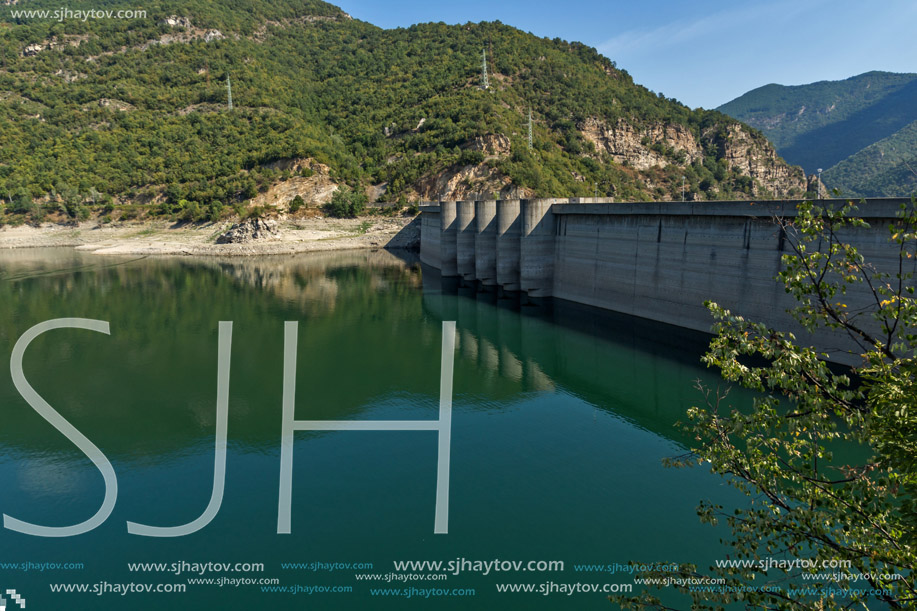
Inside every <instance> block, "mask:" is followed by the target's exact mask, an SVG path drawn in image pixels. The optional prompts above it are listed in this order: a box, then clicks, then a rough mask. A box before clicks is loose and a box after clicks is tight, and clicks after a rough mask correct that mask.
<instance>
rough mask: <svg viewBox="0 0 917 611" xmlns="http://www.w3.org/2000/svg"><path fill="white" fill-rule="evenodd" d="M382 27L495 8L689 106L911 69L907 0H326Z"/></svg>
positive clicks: (486, 14) (916, 6) (911, 16)
mask: <svg viewBox="0 0 917 611" xmlns="http://www.w3.org/2000/svg"><path fill="white" fill-rule="evenodd" d="M331 2H332V3H333V4H337V5H338V6H340V7H341V8H342V9H344V10H345V11H346V12H348V13H350V14H351V15H352V16H353V17H355V18H357V19H362V20H363V21H368V22H370V23H373V24H375V25H378V26H380V27H384V28H395V27H406V26H409V25H412V24H414V23H424V22H429V21H443V22H445V23H450V24H453V23H467V22H469V21H495V20H500V21H502V22H503V23H505V24H507V25H512V26H514V27H517V28H519V29H521V30H525V31H527V32H531V33H533V34H536V35H538V36H544V37H547V38H555V37H558V38H562V39H565V40H569V41H574V40H575V41H580V42H583V43H586V44H588V45H590V46H592V47H595V48H596V49H598V50H599V52H600V53H602V54H603V55H605V56H607V57H608V58H610V59H612V60H614V61H615V62H616V63H617V65H618V67H619V68H623V69H625V70H627V71H628V72H629V73H630V74H631V76H633V78H634V80H635V81H636V82H637V83H639V84H641V85H644V86H645V87H648V88H649V89H652V90H653V91H655V92H657V93H663V94H664V95H665V96H666V97H669V98H675V99H677V100H679V101H681V102H682V103H684V104H687V105H688V106H690V107H692V108H696V107H703V108H716V107H717V106H719V105H721V104H724V103H726V102H728V101H730V100H732V99H734V98H736V97H738V96H740V95H742V94H743V93H745V92H747V91H750V90H752V89H755V88H757V87H761V86H762V85H767V84H769V83H779V84H781V85H803V84H806V83H812V82H815V81H824V80H842V79H845V78H849V77H851V76H855V75H857V74H862V73H863V72H868V71H870V70H886V71H889V72H917V44H915V41H914V39H913V33H914V31H915V30H917V2H915V1H914V0H880V1H876V2H870V1H868V0H856V1H853V0H768V1H762V2H751V1H746V0H732V1H726V0H690V1H689V0H627V1H623V0H604V1H602V0H554V1H552V2H543V1H539V0H528V1H526V0H464V1H462V0H452V1H450V2H442V3H441V2H431V1H430V0H396V1H379V0H331Z"/></svg>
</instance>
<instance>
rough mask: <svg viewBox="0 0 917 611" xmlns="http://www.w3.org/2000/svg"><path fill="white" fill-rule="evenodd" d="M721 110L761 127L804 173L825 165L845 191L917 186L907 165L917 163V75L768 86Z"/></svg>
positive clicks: (897, 191) (888, 191)
mask: <svg viewBox="0 0 917 611" xmlns="http://www.w3.org/2000/svg"><path fill="white" fill-rule="evenodd" d="M718 110H720V111H722V112H724V113H726V114H728V115H730V116H732V117H735V118H736V119H739V120H741V121H744V122H746V123H748V124H749V125H751V126H752V127H755V128H757V129H760V130H761V131H762V132H763V133H764V134H765V135H766V136H767V138H768V139H769V140H770V141H771V142H772V143H773V144H774V146H776V147H777V151H778V152H779V153H780V155H781V156H783V157H784V158H785V159H786V160H787V161H789V162H790V163H796V164H799V165H801V166H803V168H805V170H806V172H808V173H810V174H811V173H815V172H816V171H817V169H818V168H822V169H824V170H825V172H824V174H823V176H822V179H823V181H824V182H825V183H826V185H827V186H828V187H831V188H839V189H841V191H842V192H843V193H844V194H845V195H853V196H880V195H888V196H896V195H909V194H910V193H912V192H913V191H914V187H915V184H917V181H915V178H917V176H914V174H913V173H911V172H910V171H909V170H908V169H907V167H908V166H909V165H910V166H915V165H917V140H915V138H914V134H915V131H917V74H896V73H891V72H867V73H865V74H861V75H859V76H854V77H851V78H849V79H846V80H843V81H823V82H819V83H812V84H810V85H800V86H794V87H786V86H783V85H766V86H764V87H760V88H758V89H755V90H752V91H749V92H748V93H746V94H745V95H743V96H741V97H739V98H736V99H735V100H733V101H731V102H729V103H727V104H724V105H723V106H720V108H719V109H718Z"/></svg>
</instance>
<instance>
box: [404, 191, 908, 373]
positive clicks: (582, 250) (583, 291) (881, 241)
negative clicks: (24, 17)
mask: <svg viewBox="0 0 917 611" xmlns="http://www.w3.org/2000/svg"><path fill="white" fill-rule="evenodd" d="M800 201H801V200H768V201H709V202H639V203H615V202H613V201H611V200H608V199H601V198H595V199H593V198H572V199H566V198H563V199H560V198H548V199H529V200H477V201H471V200H465V201H441V202H438V203H435V204H428V205H423V206H421V208H420V210H421V251H420V257H421V262H422V263H424V264H426V265H428V266H430V267H433V268H436V269H438V270H439V271H440V273H441V275H442V277H444V278H447V277H457V278H459V279H460V281H461V282H463V283H469V284H474V285H476V286H480V287H484V288H485V290H486V289H487V288H488V287H490V288H494V289H499V290H503V291H512V292H520V293H522V294H524V295H526V296H528V297H529V298H534V299H539V298H554V299H562V300H567V301H572V302H576V303H580V304H586V305H590V306H595V307H598V308H603V309H607V310H612V311H615V312H621V313H624V314H630V315H633V316H638V317H641V318H647V319H650V320H654V321H658V322H664V323H668V324H671V325H676V326H679V327H683V328H687V329H693V330H696V331H702V332H710V329H711V326H712V324H713V319H712V318H711V316H710V313H709V312H708V311H707V309H706V307H704V301H705V300H711V301H715V302H716V303H718V304H719V305H721V306H723V307H726V308H728V309H730V310H731V311H733V312H734V313H736V314H740V315H742V316H744V317H746V318H747V319H749V320H754V321H759V322H764V323H766V324H768V325H769V326H771V327H772V328H775V329H778V330H785V331H791V332H794V333H796V334H797V336H798V337H800V341H805V335H810V334H808V333H807V332H805V331H804V330H803V329H802V328H801V326H800V325H799V324H798V323H797V322H796V321H795V320H794V319H793V317H792V316H791V314H790V313H789V312H788V311H787V310H789V309H790V308H792V307H794V306H796V305H798V304H797V303H796V301H795V300H794V299H793V297H792V296H791V295H789V294H788V293H787V292H786V291H785V289H784V286H783V284H782V283H780V282H778V281H777V279H776V277H777V274H778V273H779V272H780V271H781V269H782V268H783V262H782V256H783V255H785V254H792V253H793V247H792V246H793V245H792V243H791V240H792V236H787V235H786V232H785V231H784V230H783V229H782V228H781V227H780V225H778V224H777V223H776V218H784V219H788V220H792V219H793V218H794V217H795V216H796V214H797V210H796V208H797V205H798V204H799V203H800ZM846 201H847V200H841V199H833V200H824V199H823V200H819V202H818V203H819V205H826V206H831V207H839V206H841V205H843V204H844V203H845V202H846ZM910 201H911V200H910V199H908V198H878V199H867V200H865V201H863V202H861V203H860V204H859V205H858V211H857V212H856V216H858V217H860V218H863V219H864V220H865V221H866V222H867V223H868V225H869V226H868V227H858V228H844V229H843V230H842V232H841V233H840V234H839V235H838V238H839V239H841V240H843V241H844V242H847V243H850V244H852V245H853V246H855V247H856V248H857V249H858V250H859V251H860V253H861V254H862V255H863V256H864V257H865V259H866V261H867V262H869V263H871V264H873V265H875V266H876V268H877V269H879V270H883V271H889V272H892V273H896V272H897V269H898V265H899V251H898V249H897V248H896V247H894V245H893V244H892V243H890V241H889V239H890V237H891V234H890V233H889V226H890V225H892V224H895V223H896V222H898V219H897V214H898V213H900V210H901V206H902V205H909V204H910ZM821 246H822V245H820V246H819V247H821ZM903 271H904V272H911V273H913V272H915V271H917V257H915V258H913V259H908V260H907V268H906V269H904V270H903ZM873 299H874V298H873V296H872V294H871V293H870V292H869V291H868V290H866V289H865V288H863V287H862V285H857V286H855V287H853V290H851V291H850V292H849V294H848V295H846V296H845V302H846V303H847V304H848V305H849V307H850V308H858V307H867V306H869V304H870V303H871V300H873ZM811 339H812V344H813V345H815V346H816V347H817V348H819V349H820V350H823V351H826V352H828V353H829V355H831V358H832V359H834V360H836V361H838V362H842V363H844V362H846V363H848V364H849V363H851V362H852V361H851V359H850V355H849V354H846V352H847V351H849V350H853V349H855V347H854V346H853V345H852V344H851V342H850V340H849V339H847V338H844V337H837V336H836V334H834V333H831V332H828V331H821V332H819V333H818V335H817V337H812V338H811Z"/></svg>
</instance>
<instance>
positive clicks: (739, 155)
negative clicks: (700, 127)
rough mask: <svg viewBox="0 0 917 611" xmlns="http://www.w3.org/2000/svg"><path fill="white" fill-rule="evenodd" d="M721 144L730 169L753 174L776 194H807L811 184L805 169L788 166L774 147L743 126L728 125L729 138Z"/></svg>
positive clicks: (753, 176)
mask: <svg viewBox="0 0 917 611" xmlns="http://www.w3.org/2000/svg"><path fill="white" fill-rule="evenodd" d="M717 145H718V148H719V149H720V152H721V153H722V156H723V158H724V159H726V165H727V167H728V168H729V169H731V170H732V169H735V170H737V171H738V172H740V173H741V174H743V175H745V176H750V177H751V178H753V179H755V180H756V181H757V182H758V183H759V184H760V185H761V187H763V188H764V189H766V190H767V191H770V193H771V194H773V195H774V196H776V197H794V196H798V195H802V194H803V193H805V191H806V188H807V184H806V176H805V173H804V172H803V171H802V168H800V167H797V166H791V165H788V164H787V163H786V162H785V161H783V160H782V159H780V157H778V156H777V151H776V150H775V149H774V147H773V146H771V145H770V144H768V143H767V141H764V142H761V141H760V140H759V139H756V138H755V137H754V136H752V135H751V134H750V133H749V132H748V131H747V130H745V129H742V126H740V125H738V124H733V125H730V126H728V127H727V128H726V135H725V137H724V138H722V139H721V140H720V141H719V142H718V143H717ZM756 191H757V189H756ZM755 195H758V193H757V192H756V193H755Z"/></svg>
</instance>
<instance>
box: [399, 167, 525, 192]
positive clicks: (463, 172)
mask: <svg viewBox="0 0 917 611" xmlns="http://www.w3.org/2000/svg"><path fill="white" fill-rule="evenodd" d="M414 188H415V190H416V195H417V198H418V199H420V200H423V201H433V200H439V199H454V200H465V199H479V198H484V199H489V198H491V197H493V194H494V193H496V194H497V195H498V197H499V198H500V199H524V198H526V197H531V195H532V191H531V190H530V189H526V188H524V187H519V186H517V185H514V184H513V182H512V180H511V179H510V178H509V177H508V176H504V175H503V174H501V173H500V172H499V171H498V170H497V169H496V168H491V167H490V166H488V165H486V164H481V165H468V166H453V167H451V168H447V169H446V170H443V171H442V172H439V173H437V174H433V175H430V176H426V177H424V178H422V179H421V180H420V181H418V183H417V184H416V185H415V186H414Z"/></svg>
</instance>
